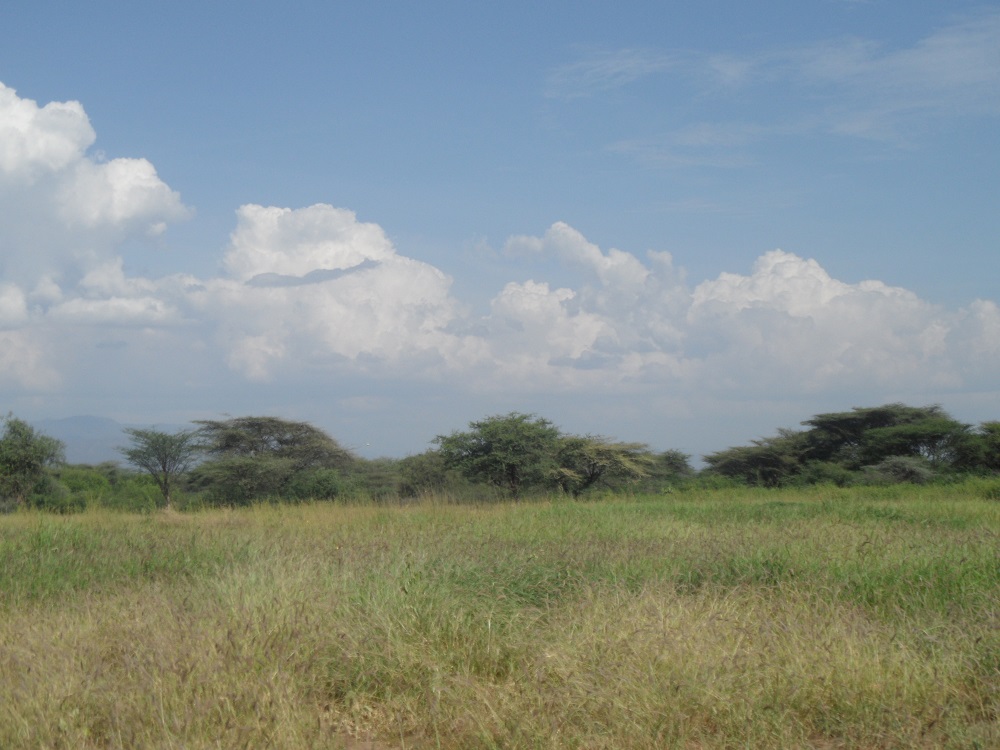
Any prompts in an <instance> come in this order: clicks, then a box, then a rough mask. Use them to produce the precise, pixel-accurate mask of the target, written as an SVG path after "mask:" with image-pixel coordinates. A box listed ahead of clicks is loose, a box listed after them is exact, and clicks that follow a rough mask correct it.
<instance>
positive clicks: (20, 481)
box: [0, 414, 63, 506]
mask: <svg viewBox="0 0 1000 750" xmlns="http://www.w3.org/2000/svg"><path fill="white" fill-rule="evenodd" d="M0 419H2V420H3V423H4V429H3V436H2V437H0V499H4V498H7V499H11V500H13V501H14V504H15V505H18V506H22V505H24V504H25V503H26V501H27V498H28V495H29V494H30V493H31V491H32V490H33V489H34V488H35V487H37V486H38V484H39V483H40V482H41V481H42V479H43V478H44V477H45V469H46V468H47V467H49V466H53V465H55V464H58V463H60V462H61V461H62V460H63V444H62V442H61V441H59V440H56V439H55V438H53V437H49V436H48V435H43V434H42V433H40V432H38V431H37V430H35V428H34V427H32V426H31V425H29V424H28V423H27V422H25V421H24V420H21V419H17V418H15V417H14V416H12V415H10V414H8V415H7V416H6V417H3V418H0Z"/></svg>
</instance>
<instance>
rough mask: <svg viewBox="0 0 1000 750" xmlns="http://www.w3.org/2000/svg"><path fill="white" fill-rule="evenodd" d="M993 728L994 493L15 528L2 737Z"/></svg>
mask: <svg viewBox="0 0 1000 750" xmlns="http://www.w3.org/2000/svg"><path fill="white" fill-rule="evenodd" d="M356 737H370V738H374V739H376V740H378V741H379V742H380V743H381V744H380V745H379V746H380V747H424V748H434V747H441V748H661V747H682V748H737V747H768V748H770V747H823V748H833V747H864V748H868V747H871V748H910V747H927V748H931V747H934V748H936V747H955V748H974V747H980V748H990V747H997V746H1000V503H997V502H996V501H995V500H989V499H987V498H986V497H985V496H984V493H982V492H980V491H979V488H978V485H975V484H968V485H955V486H952V487H922V488H910V489H909V490H908V491H900V490H897V489H895V488H893V490H892V491H891V492H888V491H874V492H873V491H872V490H870V489H859V490H853V491H852V490H843V489H837V488H814V489H810V490H803V491H790V490H789V491H780V492H763V491H750V490H745V491H737V490H720V491H716V492H691V493H683V492H682V493H675V494H672V495H665V496H658V497H636V498H628V499H625V498H620V499H605V500H602V501H601V502H582V503H577V502H570V501H566V500H555V499H554V500H552V501H550V502H538V503H526V504H500V505H484V506H458V505H454V504H447V503H443V502H442V503H430V502H429V503H424V504H420V505H414V506H408V507H399V508H386V507H372V506H369V507H364V506H355V507H350V506H335V505H325V504H316V505H303V506H294V507H256V508H250V509H246V510H242V511H210V512H209V511H206V512H201V513H192V514H176V513H157V514H152V515H146V516H127V515H117V514H112V513H107V512H94V511H91V512H87V513H84V514H81V515H78V516H72V517H52V516H45V515H40V514H27V513H25V514H15V515H12V516H7V517H3V518H0V747H4V748H22V747H24V748H28V747H31V748H35V747H51V748H57V747H66V748H105V747H112V748H119V747H120V748H126V747H151V748H180V747H183V748H210V747H211V748H214V747H227V748H228V747H267V746H270V747H280V748H300V747H317V748H319V747H331V748H337V747H350V746H352V745H351V742H352V738H356Z"/></svg>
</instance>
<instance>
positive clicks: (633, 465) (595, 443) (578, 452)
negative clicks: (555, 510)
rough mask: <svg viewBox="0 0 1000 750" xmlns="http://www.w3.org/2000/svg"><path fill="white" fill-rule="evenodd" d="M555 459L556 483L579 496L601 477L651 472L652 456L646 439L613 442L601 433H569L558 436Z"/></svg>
mask: <svg viewBox="0 0 1000 750" xmlns="http://www.w3.org/2000/svg"><path fill="white" fill-rule="evenodd" d="M556 462H557V464H558V466H557V468H556V469H555V480H556V484H558V485H559V487H560V488H561V489H562V490H563V491H564V492H568V493H570V494H571V495H573V497H578V496H579V495H581V494H582V493H583V492H585V491H586V490H588V489H589V488H590V487H592V486H594V485H595V484H597V483H598V482H600V481H601V480H602V479H612V478H619V479H626V480H631V479H642V478H644V477H646V476H648V473H649V468H650V465H651V464H652V456H651V455H650V453H649V448H648V447H647V446H646V445H645V444H643V443H613V442H611V441H610V440H609V439H608V438H605V437H601V436H598V435H585V436H582V437H581V436H578V435H568V436H566V437H562V438H560V439H559V444H558V448H557V450H556Z"/></svg>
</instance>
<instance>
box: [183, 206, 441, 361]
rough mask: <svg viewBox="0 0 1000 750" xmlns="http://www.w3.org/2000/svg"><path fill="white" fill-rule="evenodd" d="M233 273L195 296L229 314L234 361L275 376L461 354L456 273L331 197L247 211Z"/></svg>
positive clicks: (234, 246) (241, 216) (225, 318)
mask: <svg viewBox="0 0 1000 750" xmlns="http://www.w3.org/2000/svg"><path fill="white" fill-rule="evenodd" d="M224 265H225V267H226V269H227V270H228V271H229V273H230V276H229V277H227V278H219V279H212V280H208V281H206V282H205V285H204V289H203V290H202V291H198V292H196V293H194V294H192V295H191V299H192V300H193V302H194V304H195V305H196V306H197V307H198V308H199V309H200V310H202V311H203V313H204V314H206V315H208V316H211V317H213V318H215V319H217V320H219V321H220V325H221V330H223V331H224V332H225V333H224V340H225V342H226V345H227V346H228V347H229V349H230V354H229V362H230V364H231V365H232V366H233V367H234V368H236V369H237V370H238V371H240V372H243V373H244V374H246V375H247V376H248V377H251V378H254V379H259V380H265V379H268V378H269V377H270V376H271V374H272V372H273V371H275V370H277V369H282V368H284V369H289V368H291V369H297V368H300V367H303V366H316V364H317V363H326V364H328V365H330V364H336V363H337V362H342V361H344V360H347V361H351V362H354V363H355V365H356V366H358V367H367V366H369V365H370V364H371V363H372V362H375V363H378V362H381V363H387V364H392V365H395V364H398V363H399V362H401V361H403V360H405V359H406V358H407V357H416V358H419V359H422V360H424V361H426V360H427V359H428V358H430V359H432V360H435V359H436V360H441V359H442V358H443V357H445V356H446V355H448V354H454V353H455V351H456V348H460V342H458V341H457V340H456V338H455V337H454V336H452V335H451V334H448V333H446V332H445V328H446V327H447V326H448V325H449V324H450V323H451V322H452V321H453V320H454V319H455V316H456V304H455V302H454V300H452V298H451V297H450V296H449V287H450V285H451V279H450V278H449V277H448V276H447V275H446V274H444V273H442V272H441V271H440V270H438V269H437V268H434V267H433V266H430V265H428V264H426V263H422V262H420V261H417V260H413V259H411V258H407V257H404V256H401V255H399V254H398V253H397V252H396V250H395V248H394V247H393V246H392V243H391V242H390V241H389V239H388V237H387V236H386V235H385V232H384V231H383V230H382V228H381V227H379V226H378V225H376V224H371V223H364V222H359V221H358V220H357V217H356V216H355V215H354V213H353V212H352V211H348V210H345V209H341V208H335V207H333V206H329V205H323V204H320V205H315V206H310V207H307V208H302V209H297V210H292V209H287V208H276V207H265V206H255V205H248V206H243V207H242V208H240V209H239V211H238V224H237V228H236V230H235V231H234V232H233V234H232V237H231V241H230V246H229V249H228V250H227V252H226V255H225V260H224Z"/></svg>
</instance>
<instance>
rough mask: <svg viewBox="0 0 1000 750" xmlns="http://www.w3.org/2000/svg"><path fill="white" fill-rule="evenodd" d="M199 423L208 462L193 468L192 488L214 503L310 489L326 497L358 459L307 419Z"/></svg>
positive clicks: (291, 496)
mask: <svg viewBox="0 0 1000 750" xmlns="http://www.w3.org/2000/svg"><path fill="white" fill-rule="evenodd" d="M197 424H198V425H200V429H199V431H198V434H199V436H200V438H201V446H202V448H203V450H204V451H205V452H206V454H207V455H208V456H209V460H207V461H205V463H203V464H201V465H200V466H198V467H196V468H195V469H194V470H193V471H192V472H191V480H190V486H191V488H193V489H195V490H199V491H202V492H204V493H205V499H206V501H207V502H208V503H209V504H212V505H226V506H240V505H249V504H250V503H253V502H256V501H258V500H276V499H281V498H286V499H302V498H303V496H304V493H306V492H309V491H310V489H309V488H310V487H311V488H313V489H315V490H316V491H321V492H323V493H324V496H330V493H334V494H339V493H340V491H341V487H342V486H341V484H340V480H339V474H337V472H342V471H345V470H347V469H349V468H350V467H352V466H353V465H354V464H355V462H356V460H357V459H355V458H354V456H353V455H352V454H351V453H350V452H349V451H348V450H346V449H345V448H343V447H341V446H340V444H339V443H337V441H336V440H334V439H333V438H331V437H330V436H329V435H327V434H326V433H325V432H323V431H322V430H320V429H318V428H316V427H313V426H312V425H310V424H308V423H306V422H293V421H289V420H285V419H280V418H278V417H237V418H234V419H227V420H222V421H208V420H206V421H200V422H197ZM330 472H333V473H330ZM335 477H336V478H335Z"/></svg>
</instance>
